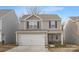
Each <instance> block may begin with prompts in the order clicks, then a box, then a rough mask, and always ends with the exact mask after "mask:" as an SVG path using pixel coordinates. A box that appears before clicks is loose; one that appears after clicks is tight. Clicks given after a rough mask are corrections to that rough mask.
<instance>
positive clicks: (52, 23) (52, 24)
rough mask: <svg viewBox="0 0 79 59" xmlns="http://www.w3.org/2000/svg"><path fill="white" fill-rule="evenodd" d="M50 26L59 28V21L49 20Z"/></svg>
mask: <svg viewBox="0 0 79 59" xmlns="http://www.w3.org/2000/svg"><path fill="white" fill-rule="evenodd" d="M49 28H53V29H54V28H57V21H49Z"/></svg>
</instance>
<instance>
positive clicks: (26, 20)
mask: <svg viewBox="0 0 79 59" xmlns="http://www.w3.org/2000/svg"><path fill="white" fill-rule="evenodd" d="M61 33H62V26H61V18H60V17H59V16H58V15H56V14H39V15H35V14H31V15H30V14H29V15H23V16H22V17H21V18H20V23H19V31H17V32H16V43H17V45H48V44H54V43H55V42H61Z"/></svg>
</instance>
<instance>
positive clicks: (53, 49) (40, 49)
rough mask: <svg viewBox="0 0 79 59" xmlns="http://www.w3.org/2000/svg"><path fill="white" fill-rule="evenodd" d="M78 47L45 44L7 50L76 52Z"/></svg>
mask: <svg viewBox="0 0 79 59" xmlns="http://www.w3.org/2000/svg"><path fill="white" fill-rule="evenodd" d="M76 50H77V52H78V51H79V49H78V48H45V46H18V47H15V48H13V49H10V50H8V51H6V52H74V51H76Z"/></svg>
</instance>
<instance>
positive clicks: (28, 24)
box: [27, 21, 29, 29]
mask: <svg viewBox="0 0 79 59" xmlns="http://www.w3.org/2000/svg"><path fill="white" fill-rule="evenodd" d="M28 28H29V21H27V29H28Z"/></svg>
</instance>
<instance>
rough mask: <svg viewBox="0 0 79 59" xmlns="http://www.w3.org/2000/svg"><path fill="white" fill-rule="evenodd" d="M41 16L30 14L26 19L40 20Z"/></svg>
mask: <svg viewBox="0 0 79 59" xmlns="http://www.w3.org/2000/svg"><path fill="white" fill-rule="evenodd" d="M40 19H41V18H40V17H39V16H37V15H34V14H33V15H30V16H28V17H26V18H25V20H40Z"/></svg>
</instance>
